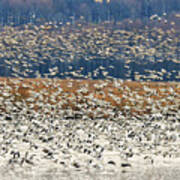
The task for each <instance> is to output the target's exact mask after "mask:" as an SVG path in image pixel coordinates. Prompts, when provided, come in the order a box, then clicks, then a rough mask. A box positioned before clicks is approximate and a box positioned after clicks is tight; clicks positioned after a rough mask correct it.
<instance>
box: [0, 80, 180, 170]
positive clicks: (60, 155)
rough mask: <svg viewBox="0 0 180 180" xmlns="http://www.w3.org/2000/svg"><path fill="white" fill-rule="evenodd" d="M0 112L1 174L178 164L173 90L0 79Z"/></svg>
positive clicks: (179, 116)
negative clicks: (163, 160)
mask: <svg viewBox="0 0 180 180" xmlns="http://www.w3.org/2000/svg"><path fill="white" fill-rule="evenodd" d="M0 109H1V112H0V126H1V128H0V159H1V161H0V162H1V167H2V166H3V167H6V168H7V167H8V168H10V169H14V170H17V169H22V168H23V170H25V169H26V170H28V169H31V170H33V171H34V172H37V171H38V172H40V171H43V170H44V169H49V170H50V171H58V170H61V171H69V170H72V171H84V170H87V171H92V172H104V171H105V172H109V173H110V172H116V171H117V172H118V171H122V172H126V171H131V169H132V168H135V167H136V166H140V165H141V163H142V165H143V166H144V164H147V165H156V163H157V164H158V161H159V160H158V161H157V158H156V157H159V156H160V157H162V158H171V159H176V158H178V157H180V151H179V145H180V144H179V142H180V141H179V140H180V85H179V83H156V82H154V84H153V83H147V82H146V83H145V82H141V83H136V82H134V83H133V82H124V81H122V80H117V79H116V80H115V79H114V80H113V81H112V80H94V81H87V80H58V79H44V80H42V79H41V80H38V79H36V80H31V79H12V78H10V79H2V80H1V81H0ZM133 109H134V110H133ZM50 171H49V172H50Z"/></svg>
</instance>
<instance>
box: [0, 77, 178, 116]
mask: <svg viewBox="0 0 180 180" xmlns="http://www.w3.org/2000/svg"><path fill="white" fill-rule="evenodd" d="M0 84H1V85H0V86H1V92H0V96H1V97H4V98H5V99H8V96H9V97H12V96H13V97H14V98H13V100H12V104H13V105H14V106H15V107H17V105H16V103H15V102H17V101H19V102H22V101H23V102H25V104H26V106H29V105H30V106H31V108H32V107H33V108H34V109H35V110H39V107H40V106H41V104H38V102H41V103H44V105H45V104H47V103H49V104H50V105H54V106H58V104H59V103H60V104H61V108H60V109H71V110H74V111H78V110H80V109H81V105H82V106H83V104H85V103H86V102H87V104H88V105H89V107H90V106H91V108H92V110H95V109H96V108H97V107H98V106H101V105H102V106H103V102H105V103H108V104H109V105H110V106H112V107H116V109H117V110H118V111H119V112H121V113H122V114H123V115H124V114H131V115H133V113H136V114H151V113H158V112H162V111H163V110H164V109H165V108H169V109H170V107H172V108H175V109H174V111H176V110H178V109H180V84H179V83H176V82H167V83H164V82H132V81H121V80H114V81H112V80H69V79H67V80H58V79H8V78H1V79H0ZM6 87H7V88H6ZM6 93H8V94H6ZM2 101H3V100H2ZM93 101H94V102H93ZM93 103H94V105H93ZM54 106H53V107H54ZM93 106H94V107H93ZM0 108H1V109H3V110H6V106H1V107H0ZM87 109H88V107H87ZM153 111H154V112H153ZM88 115H89V117H91V116H93V115H91V113H89V114H88ZM92 118H93V117H92ZM104 118H106V112H104ZM107 118H108V115H107Z"/></svg>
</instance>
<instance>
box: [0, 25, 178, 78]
mask: <svg viewBox="0 0 180 180" xmlns="http://www.w3.org/2000/svg"><path fill="white" fill-rule="evenodd" d="M130 25H131V24H130ZM179 45H180V35H179V29H178V28H175V27H174V26H172V27H169V28H164V29H163V28H161V27H158V26H157V25H156V26H154V27H151V28H150V27H144V28H139V29H138V28H135V27H134V28H133V26H132V29H131V30H125V29H121V28H119V25H118V24H117V25H111V24H99V25H93V24H87V23H84V24H83V23H76V24H74V25H71V24H66V25H61V24H55V23H53V22H50V23H45V24H41V25H40V26H38V25H36V24H32V23H29V24H25V25H22V26H17V27H12V26H4V27H2V28H1V31H0V61H1V65H0V76H10V77H17V78H18V77H24V78H34V77H39V78H40V77H43V78H52V77H58V78H67V77H69V78H76V79H90V78H91V79H107V78H108V79H111V78H114V77H115V78H120V79H126V80H128V79H131V80H136V81H147V80H149V81H179V80H180V74H179V70H180V61H179V60H180V50H179V49H180V48H179Z"/></svg>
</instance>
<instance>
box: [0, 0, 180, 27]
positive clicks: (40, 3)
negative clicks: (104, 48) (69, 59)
mask: <svg viewBox="0 0 180 180" xmlns="http://www.w3.org/2000/svg"><path fill="white" fill-rule="evenodd" d="M176 12H180V0H0V24H1V25H5V24H12V25H19V24H24V23H28V22H33V23H36V22H40V21H41V22H43V21H56V22H62V23H66V22H71V23H73V22H75V21H76V20H80V19H81V20H84V21H86V22H93V23H100V22H103V21H113V22H115V23H116V22H117V21H121V20H123V19H127V18H129V19H132V20H133V19H141V20H146V19H147V18H149V17H150V16H152V15H154V14H157V15H159V16H166V15H169V14H172V13H176Z"/></svg>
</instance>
